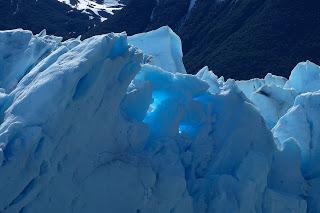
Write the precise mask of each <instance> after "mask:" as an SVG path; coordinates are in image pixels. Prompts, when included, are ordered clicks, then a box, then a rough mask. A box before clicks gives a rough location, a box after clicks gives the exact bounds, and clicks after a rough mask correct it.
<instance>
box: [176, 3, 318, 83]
mask: <svg viewBox="0 0 320 213" xmlns="http://www.w3.org/2000/svg"><path fill="white" fill-rule="evenodd" d="M319 32H320V1H316V0H306V1H300V0H238V1H225V2H223V3H213V2H212V1H211V0H198V2H197V6H196V7H195V8H194V10H193V12H192V15H191V18H190V19H188V20H187V22H186V23H185V24H184V25H183V27H182V28H181V31H180V32H179V34H180V36H181V37H182V40H183V44H184V45H183V47H184V54H185V64H186V66H187V69H188V70H189V72H196V71H198V69H199V68H201V67H202V66H203V65H204V64H207V65H209V66H210V67H211V68H212V69H213V70H214V72H215V73H216V74H218V75H224V76H225V77H232V78H237V79H249V78H253V77H263V76H264V75H265V74H266V73H268V72H272V73H274V74H278V75H284V76H288V75H289V72H290V71H291V69H292V67H293V66H294V65H296V64H297V63H298V62H300V61H304V60H307V59H309V60H312V61H314V62H316V63H319V62H320V54H319V52H318V50H319V48H320V37H319V36H318V33H319Z"/></svg>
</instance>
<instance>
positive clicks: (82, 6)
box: [58, 0, 124, 21]
mask: <svg viewBox="0 0 320 213" xmlns="http://www.w3.org/2000/svg"><path fill="white" fill-rule="evenodd" d="M58 1H59V2H62V3H65V4H67V5H69V6H70V7H72V8H75V9H77V10H81V11H84V12H86V13H89V14H90V13H93V14H95V15H96V16H98V17H100V19H101V21H104V20H106V17H105V15H104V14H103V13H109V14H111V15H113V13H114V11H116V10H121V9H122V7H123V6H124V5H123V4H121V3H120V0H100V1H99V0H58Z"/></svg>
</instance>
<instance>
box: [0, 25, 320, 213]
mask: <svg viewBox="0 0 320 213" xmlns="http://www.w3.org/2000/svg"><path fill="white" fill-rule="evenodd" d="M0 88H1V89H0V123H1V125H0V212H6V213H7V212H20V213H26V212H32V213H37V212H111V213H113V212H133V213H142V212H148V213H149V212H155V213H157V212H159V213H165V212H168V213H188V212H190V213H191V212H197V213H202V212H203V213H205V212H246V213H247V212H319V211H320V206H319V203H318V200H319V199H320V197H319V194H320V193H319V192H320V166H319V165H320V164H319V163H318V162H319V160H320V159H319V158H320V157H319V156H320V153H319V152H320V145H319V141H320V128H319V126H320V110H319V106H320V92H319V90H320V68H319V66H317V65H315V64H313V63H311V62H303V63H300V64H298V65H297V67H296V68H295V69H294V70H293V72H292V74H291V76H290V78H289V79H285V78H282V77H278V76H273V75H271V74H268V75H267V76H266V78H265V79H252V80H249V81H235V80H232V79H228V80H226V81H225V80H224V79H223V77H220V78H218V77H217V76H216V75H214V74H213V73H212V72H211V71H210V70H209V69H208V68H207V67H204V68H203V69H201V70H200V71H199V72H198V73H197V74H196V75H188V74H186V73H185V68H184V66H183V63H182V50H181V42H180V39H179V37H178V36H177V35H175V34H174V33H173V32H172V30H171V29H170V28H168V27H162V28H160V29H158V30H156V31H151V32H147V33H142V34H138V35H135V36H132V37H127V36H126V35H125V34H124V33H120V34H114V33H110V34H107V35H99V36H95V37H92V38H88V39H86V40H83V41H82V40H81V39H80V38H76V39H70V40H67V41H62V38H59V37H55V36H49V35H46V33H45V31H43V32H41V33H40V34H38V35H32V33H31V32H29V31H25V30H11V31H2V32H0Z"/></svg>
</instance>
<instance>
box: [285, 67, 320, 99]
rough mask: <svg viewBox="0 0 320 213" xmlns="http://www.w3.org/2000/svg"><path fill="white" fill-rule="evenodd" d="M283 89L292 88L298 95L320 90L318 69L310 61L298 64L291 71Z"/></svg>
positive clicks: (319, 68)
mask: <svg viewBox="0 0 320 213" xmlns="http://www.w3.org/2000/svg"><path fill="white" fill-rule="evenodd" d="M285 88H293V89H295V90H296V91H297V92H298V93H305V92H315V91H318V90H320V67H319V66H318V65H316V64H314V63H312V62H310V61H307V62H301V63H299V64H298V65H297V66H296V67H295V68H294V69H293V71H292V73H291V75H290V78H289V80H288V82H287V83H286V85H285Z"/></svg>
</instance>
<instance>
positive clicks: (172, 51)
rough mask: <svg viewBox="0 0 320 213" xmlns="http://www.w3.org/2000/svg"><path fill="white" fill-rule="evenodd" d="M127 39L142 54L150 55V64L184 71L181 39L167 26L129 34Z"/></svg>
mask: <svg viewBox="0 0 320 213" xmlns="http://www.w3.org/2000/svg"><path fill="white" fill-rule="evenodd" d="M128 41H129V44H131V45H133V46H136V47H138V48H139V49H141V50H142V51H143V53H144V54H147V55H150V56H151V57H152V58H151V62H150V63H151V64H153V65H156V66H158V67H161V68H162V69H164V70H167V71H169V72H172V73H175V72H179V73H186V69H185V68H184V65H183V62H182V57H183V54H182V46H181V40H180V38H179V36H177V35H176V34H175V33H174V32H173V31H172V30H171V29H170V28H169V27H161V28H159V29H157V30H154V31H150V32H147V33H141V34H137V35H133V36H130V37H129V38H128Z"/></svg>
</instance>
